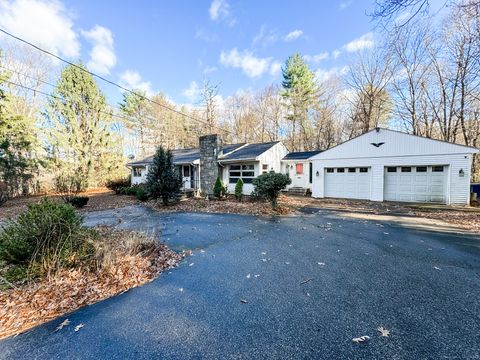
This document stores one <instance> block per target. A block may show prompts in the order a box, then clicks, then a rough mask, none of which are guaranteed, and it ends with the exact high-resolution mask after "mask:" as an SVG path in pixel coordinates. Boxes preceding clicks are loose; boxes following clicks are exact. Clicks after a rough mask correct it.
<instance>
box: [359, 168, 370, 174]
mask: <svg viewBox="0 0 480 360" xmlns="http://www.w3.org/2000/svg"><path fill="white" fill-rule="evenodd" d="M360 172H361V173H366V172H368V168H360Z"/></svg>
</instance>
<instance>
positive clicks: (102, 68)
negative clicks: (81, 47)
mask: <svg viewBox="0 0 480 360" xmlns="http://www.w3.org/2000/svg"><path fill="white" fill-rule="evenodd" d="M82 35H83V36H84V37H85V38H86V39H87V40H88V41H89V42H90V43H91V44H92V50H91V51H90V60H89V61H88V63H87V67H88V69H89V70H90V71H93V72H98V73H100V74H110V69H111V68H112V67H114V66H115V64H116V63H117V57H116V55H115V51H114V49H113V34H112V32H111V31H110V30H109V29H107V28H105V27H103V26H99V25H96V26H95V27H94V28H93V29H91V30H90V31H82Z"/></svg>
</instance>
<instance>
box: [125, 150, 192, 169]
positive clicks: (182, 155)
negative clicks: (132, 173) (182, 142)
mask: <svg viewBox="0 0 480 360" xmlns="http://www.w3.org/2000/svg"><path fill="white" fill-rule="evenodd" d="M171 152H172V155H173V163H174V164H189V163H192V162H194V161H195V160H198V159H199V158H200V150H199V149H176V150H171ZM152 162H153V155H150V156H147V157H146V158H144V159H141V160H137V161H132V162H129V163H128V164H127V165H128V166H135V165H146V164H151V163H152Z"/></svg>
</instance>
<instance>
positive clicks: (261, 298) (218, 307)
mask: <svg viewBox="0 0 480 360" xmlns="http://www.w3.org/2000/svg"><path fill="white" fill-rule="evenodd" d="M347 215H348V214H340V213H333V212H327V211H324V212H322V211H319V212H318V211H316V210H311V211H307V212H306V213H305V214H304V215H302V216H299V217H283V218H273V219H269V218H256V217H250V216H239V215H214V214H190V213H180V214H158V213H151V212H150V211H149V210H147V209H145V208H142V207H140V206H132V207H128V208H123V209H118V210H115V211H105V212H99V213H95V214H90V215H89V216H88V218H87V220H86V221H87V223H88V224H90V225H93V224H96V223H104V224H115V225H116V226H118V227H120V228H134V229H140V230H145V231H150V232H158V231H162V232H163V234H162V238H163V240H164V241H166V242H167V243H168V244H169V245H170V246H171V247H172V248H174V249H176V250H181V249H183V248H189V249H195V250H194V253H193V255H192V256H191V257H188V258H186V259H185V261H184V262H183V263H182V264H181V265H180V267H179V268H177V269H174V270H172V271H171V272H170V273H168V274H163V275H162V276H160V278H159V279H158V280H156V281H154V282H152V283H150V284H148V285H146V286H143V287H140V288H137V289H133V290H131V291H129V292H127V293H124V294H122V295H120V296H117V297H114V298H111V299H109V300H106V301H102V302H100V303H97V304H95V305H92V306H88V307H85V308H83V309H80V310H79V311H76V312H74V313H73V314H70V315H68V319H70V321H71V325H70V326H68V327H66V328H64V329H62V330H60V331H58V332H54V329H55V327H56V326H57V325H58V324H59V323H60V322H61V321H62V320H63V318H62V319H58V320H54V321H52V322H50V323H47V324H45V325H43V326H39V327H37V328H35V329H33V330H32V331H29V332H27V333H25V334H23V335H20V336H18V337H16V338H10V339H7V340H5V341H2V342H0V358H2V359H7V358H8V359H15V358H18V359H26V358H29V359H34V358H38V359H48V358H55V359H76V358H90V359H101V358H109V359H126V358H132V359H133V358H135V359H146V358H158V359H160V358H168V359H172V358H173V359H184V358H214V359H228V358H235V359H237V358H272V359H273V358H291V359H293V358H295V359H302V358H303V359H307V358H308V359H310V358H315V359H346V358H350V359H352V358H356V359H357V358H359V359H361V358H365V359H372V358H382V359H442V358H457V359H466V358H472V359H473V358H480V250H479V244H480V239H479V238H478V237H474V236H468V235H458V234H454V233H447V232H444V231H443V230H442V231H426V230H422V229H413V228H410V227H409V226H405V225H401V224H397V223H393V222H386V221H378V220H365V219H363V218H362V217H361V216H360V217H358V218H350V217H347ZM241 300H246V303H242V302H241ZM80 323H82V324H84V325H85V327H83V328H82V329H81V330H80V331H78V332H74V330H73V327H74V326H75V325H77V324H80ZM379 326H384V327H385V328H387V329H389V330H390V331H391V336H390V337H388V338H385V337H380V336H379V333H378V332H377V330H376V329H377V327H379ZM362 335H368V336H370V337H371V339H370V341H369V342H368V343H366V344H360V345H357V344H353V343H352V338H354V337H358V336H362Z"/></svg>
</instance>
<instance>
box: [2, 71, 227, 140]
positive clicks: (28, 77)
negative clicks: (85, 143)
mask: <svg viewBox="0 0 480 360" xmlns="http://www.w3.org/2000/svg"><path fill="white" fill-rule="evenodd" d="M0 68H2V69H5V70H7V71H11V72H13V73H16V74H17V75H21V76H24V77H25V78H27V79H31V80H33V81H37V82H39V83H42V84H45V85H49V86H51V87H53V88H55V87H56V85H54V84H52V83H50V82H48V81H45V80H42V79H38V78H36V77H33V76H30V75H27V74H25V73H22V72H20V71H18V70H14V69H10V68H8V67H6V66H3V65H0ZM5 82H8V83H9V84H11V85H13V86H18V87H22V88H24V89H26V90H30V91H33V92H37V93H39V94H42V95H45V96H48V97H52V98H56V99H58V100H62V101H66V100H65V99H64V98H61V97H58V96H54V95H52V94H47V93H45V92H43V91H40V90H36V89H33V88H29V87H28V86H25V85H22V84H17V83H14V82H12V81H9V80H5ZM101 112H102V113H104V114H107V115H111V116H114V117H117V118H120V119H124V120H128V121H132V119H131V118H128V117H126V116H123V115H118V114H115V113H114V112H112V113H107V112H105V111H101ZM143 118H145V119H149V120H153V121H158V119H156V118H153V117H151V116H143ZM207 125H208V124H207ZM220 130H223V131H226V132H230V131H229V130H226V129H220ZM230 133H232V134H233V132H230Z"/></svg>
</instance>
